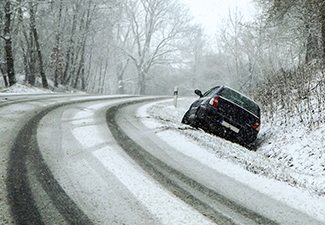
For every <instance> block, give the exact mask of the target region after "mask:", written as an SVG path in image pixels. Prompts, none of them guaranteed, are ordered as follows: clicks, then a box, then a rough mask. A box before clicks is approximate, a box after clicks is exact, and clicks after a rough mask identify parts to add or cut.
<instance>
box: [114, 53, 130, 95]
mask: <svg viewBox="0 0 325 225" xmlns="http://www.w3.org/2000/svg"><path fill="white" fill-rule="evenodd" d="M129 61H130V58H128V59H127V61H126V63H125V65H124V66H123V63H122V62H121V63H119V64H118V66H117V85H118V93H119V94H125V89H124V78H123V76H124V72H125V70H126V67H127V66H128V64H129Z"/></svg>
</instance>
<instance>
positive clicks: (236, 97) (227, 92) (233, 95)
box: [219, 88, 260, 117]
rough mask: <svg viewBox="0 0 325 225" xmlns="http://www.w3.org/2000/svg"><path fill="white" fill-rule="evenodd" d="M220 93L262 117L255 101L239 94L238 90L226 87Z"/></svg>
mask: <svg viewBox="0 0 325 225" xmlns="http://www.w3.org/2000/svg"><path fill="white" fill-rule="evenodd" d="M219 95H220V96H222V97H224V98H226V99H228V100H229V101H232V102H233V103H235V104H237V105H239V106H240V107H242V108H244V109H246V110H247V111H249V112H251V113H253V114H254V115H256V116H257V117H260V108H259V106H258V105H257V104H256V103H255V102H253V101H252V100H250V99H248V98H247V97H245V96H243V95H241V94H239V93H238V92H236V91H233V90H231V89H228V88H224V89H222V90H221V92H220V93H219Z"/></svg>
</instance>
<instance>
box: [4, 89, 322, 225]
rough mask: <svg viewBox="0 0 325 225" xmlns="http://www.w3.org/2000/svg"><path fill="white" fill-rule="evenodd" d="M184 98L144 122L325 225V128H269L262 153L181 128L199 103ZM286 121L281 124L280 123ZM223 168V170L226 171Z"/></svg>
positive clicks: (144, 114) (150, 112)
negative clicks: (190, 107)
mask: <svg viewBox="0 0 325 225" xmlns="http://www.w3.org/2000/svg"><path fill="white" fill-rule="evenodd" d="M1 92H5V94H8V93H23V94H27V93H46V92H48V91H47V90H42V89H37V88H33V87H27V86H24V85H20V84H16V85H14V86H13V87H10V88H8V89H0V96H1ZM194 99H195V98H194V97H192V98H180V99H179V100H178V107H174V106H173V105H172V101H171V100H169V101H161V102H158V103H152V104H148V105H146V106H144V107H142V108H140V109H139V111H138V116H139V117H140V118H142V120H143V123H145V124H146V125H147V126H148V127H151V128H153V129H156V130H157V135H158V136H159V137H160V138H162V139H164V140H166V141H168V143H170V144H171V145H172V146H173V147H175V148H177V149H178V150H179V151H183V153H186V154H187V155H188V156H190V157H193V158H196V159H197V160H199V161H200V162H202V163H205V164H206V165H208V166H211V167H212V168H214V167H215V163H216V162H217V163H218V164H219V165H222V166H218V167H217V168H215V169H216V170H219V171H220V170H222V171H221V172H223V173H225V174H227V175H229V176H232V177H234V178H235V179H238V180H240V181H242V182H243V183H245V184H247V185H250V186H252V187H254V188H256V189H257V190H258V191H260V192H263V193H266V194H268V195H270V196H272V197H274V198H277V199H279V200H280V201H284V202H286V203H287V204H289V205H291V206H293V207H296V208H299V209H300V210H302V211H303V212H306V213H307V214H310V215H314V216H315V217H317V218H318V219H320V220H321V221H324V223H325V212H324V210H325V154H324V153H325V147H324V144H325V137H324V134H325V127H319V128H314V129H313V131H310V130H309V129H307V128H305V127H304V126H302V125H299V124H298V125H294V126H292V128H288V126H282V125H280V124H281V123H280V122H279V123H277V121H276V120H275V122H273V123H272V124H268V123H263V119H262V127H261V131H260V133H259V137H258V140H257V143H258V147H257V150H256V151H251V150H248V149H246V148H244V147H242V146H240V145H238V144H234V143H231V142H229V141H226V140H224V139H221V138H219V137H217V136H214V135H210V134H207V133H205V132H203V131H202V130H197V129H193V128H191V127H189V126H186V125H183V124H181V123H180V121H181V119H182V117H183V115H184V113H185V112H186V110H187V109H188V108H189V106H190V104H191V103H192V102H193V101H194ZM279 121H280V119H279ZM221 168H222V169H221Z"/></svg>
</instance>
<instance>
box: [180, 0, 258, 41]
mask: <svg viewBox="0 0 325 225" xmlns="http://www.w3.org/2000/svg"><path fill="white" fill-rule="evenodd" d="M181 1H182V2H184V3H185V4H186V5H188V6H189V7H190V10H191V12H192V14H193V16H195V18H196V19H197V20H198V22H200V23H201V24H202V25H203V26H204V27H205V28H206V32H207V34H210V35H212V34H215V33H216V31H217V27H218V25H219V24H220V23H221V21H222V19H224V18H227V17H228V15H229V9H230V10H232V11H234V10H235V8H236V6H237V7H238V9H239V10H240V11H241V12H242V14H243V15H244V20H248V19H249V18H252V16H253V15H254V9H255V8H254V6H253V4H252V3H251V0H203V1H199V0H181Z"/></svg>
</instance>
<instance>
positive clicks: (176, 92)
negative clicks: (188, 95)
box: [174, 86, 178, 107]
mask: <svg viewBox="0 0 325 225" xmlns="http://www.w3.org/2000/svg"><path fill="white" fill-rule="evenodd" d="M177 98H178V87H177V86H176V87H175V89H174V106H175V107H177Z"/></svg>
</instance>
